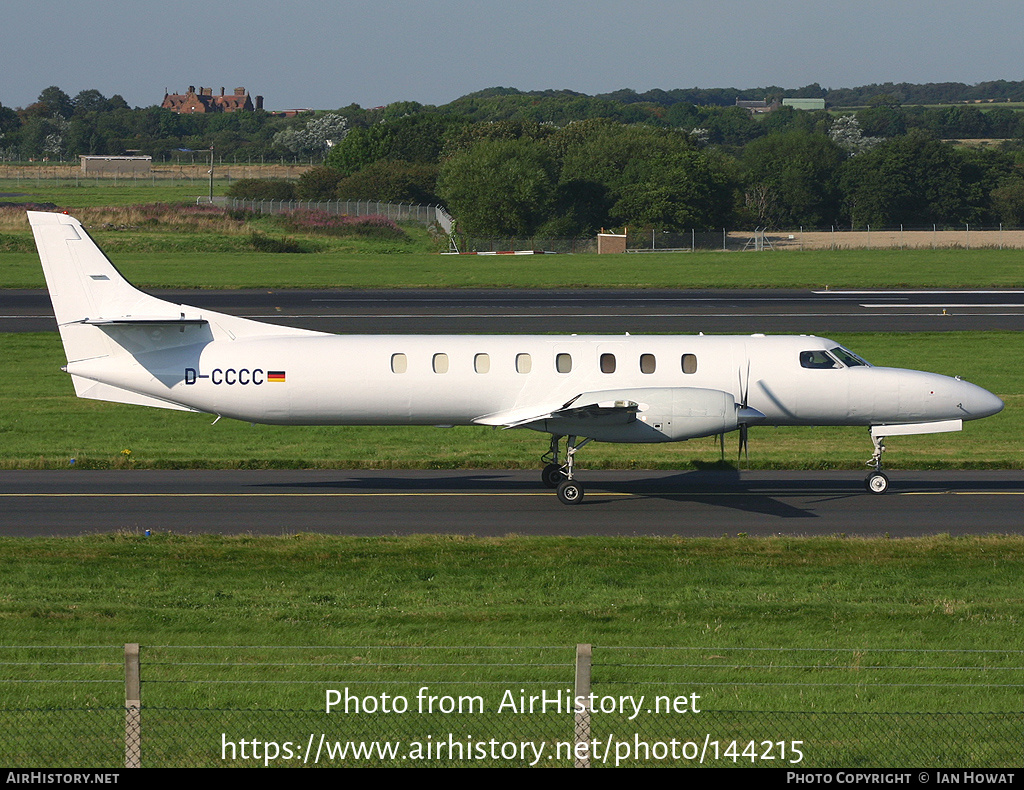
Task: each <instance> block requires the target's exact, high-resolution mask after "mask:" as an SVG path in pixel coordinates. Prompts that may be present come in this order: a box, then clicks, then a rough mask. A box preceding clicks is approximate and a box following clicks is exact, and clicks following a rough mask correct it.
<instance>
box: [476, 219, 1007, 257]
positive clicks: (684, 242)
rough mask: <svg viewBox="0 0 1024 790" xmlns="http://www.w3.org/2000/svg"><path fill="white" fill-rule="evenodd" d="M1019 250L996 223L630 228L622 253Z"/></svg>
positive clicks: (534, 242)
mask: <svg viewBox="0 0 1024 790" xmlns="http://www.w3.org/2000/svg"><path fill="white" fill-rule="evenodd" d="M457 244H458V248H459V250H460V251H462V252H506V251H514V250H536V251H544V252H561V253H573V252H597V240H596V239H595V238H586V239H557V238H547V237H540V236H536V237H521V238H512V237H508V238H493V239H492V238H476V237H471V236H465V237H463V236H459V237H458V238H457ZM982 248H984V249H1024V229H1021V228H1010V227H1002V226H994V227H988V226H984V227H982V226H973V225H963V226H960V227H950V226H941V225H933V226H930V227H913V228H911V227H906V228H904V227H896V228H871V227H864V228H843V227H838V226H834V227H828V228H793V229H788V230H768V229H765V228H754V229H751V230H729V229H727V228H718V229H712V230H697V229H694V230H688V231H683V232H667V231H658V230H630V231H629V232H628V234H627V248H626V252H630V253H644V252H698V251H714V250H719V251H730V252H750V251H755V252H759V251H772V250H854V249H865V250H869V249H897V250H912V249H918V250H924V249H934V250H937V249H982Z"/></svg>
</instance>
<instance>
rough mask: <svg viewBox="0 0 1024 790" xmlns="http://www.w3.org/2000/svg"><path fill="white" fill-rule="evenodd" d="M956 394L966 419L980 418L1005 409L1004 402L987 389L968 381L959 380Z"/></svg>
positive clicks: (959, 406) (958, 405)
mask: <svg viewBox="0 0 1024 790" xmlns="http://www.w3.org/2000/svg"><path fill="white" fill-rule="evenodd" d="M955 394H956V397H957V399H958V400H959V403H958V404H957V408H959V409H960V410H961V411H962V412H963V413H964V416H963V419H965V420H980V419H981V418H982V417H991V416H992V415H993V414H998V413H999V412H1001V411H1002V410H1003V402H1002V401H1001V400H1000V399H999V398H997V397H996V396H995V395H993V394H992V393H991V392H989V391H988V390H986V389H982V388H981V387H979V386H978V385H976V384H971V383H970V382H968V381H959V380H958V381H957V386H956V390H955Z"/></svg>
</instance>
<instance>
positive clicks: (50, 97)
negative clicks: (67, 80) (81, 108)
mask: <svg viewBox="0 0 1024 790" xmlns="http://www.w3.org/2000/svg"><path fill="white" fill-rule="evenodd" d="M38 101H39V103H40V104H42V105H44V106H45V107H46V112H47V114H48V115H51V116H52V115H59V116H60V117H62V118H70V117H71V115H72V113H74V111H75V105H74V103H73V102H72V101H71V97H70V96H68V95H67V94H66V93H65V92H64V91H62V90H61V89H60V88H58V87H57V86H56V85H51V86H50V87H49V88H46V89H45V90H44V91H43V92H42V93H40V94H39V99H38Z"/></svg>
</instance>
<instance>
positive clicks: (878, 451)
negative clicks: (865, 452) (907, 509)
mask: <svg viewBox="0 0 1024 790" xmlns="http://www.w3.org/2000/svg"><path fill="white" fill-rule="evenodd" d="M884 439H885V437H884V436H875V434H874V433H872V434H871V441H872V442H873V443H874V445H875V453H874V455H872V456H871V460H870V461H868V466H873V467H874V468H875V470H874V471H873V472H871V473H870V474H868V476H867V477H865V478H864V487H865V488H866V489H867V490H868V491H870V492H871V493H872V494H884V493H885V492H886V491H888V490H889V478H888V477H886V476H885V473H884V472H883V471H882V453H884V452H885V445H884V444H882V442H883V441H884Z"/></svg>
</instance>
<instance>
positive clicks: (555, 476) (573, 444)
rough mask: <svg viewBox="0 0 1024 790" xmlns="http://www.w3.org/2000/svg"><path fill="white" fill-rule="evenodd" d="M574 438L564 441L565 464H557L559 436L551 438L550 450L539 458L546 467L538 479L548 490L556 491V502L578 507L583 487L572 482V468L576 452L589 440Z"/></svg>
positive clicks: (581, 498)
mask: <svg viewBox="0 0 1024 790" xmlns="http://www.w3.org/2000/svg"><path fill="white" fill-rule="evenodd" d="M577 438H578V437H576V436H569V437H567V438H566V440H565V463H564V464H561V463H559V462H558V459H559V447H558V444H559V442H560V441H561V440H562V437H561V436H552V437H551V448H550V449H549V450H548V451H547V452H546V453H544V455H542V456H541V459H540V460H541V461H543V462H544V463H546V464H547V465H546V466H545V467H544V469H543V471H542V472H541V473H540V479H541V481H542V482H543V483H544V485H546V486H547V487H548V488H554V489H556V492H557V494H558V501H559V502H561V503H562V504H563V505H578V504H579V503H580V502H582V501H583V485H582V484H581V483H578V482H576V481H575V480H573V467H574V463H575V458H576V451H577V450H579V449H580V448H581V447H583V446H584V445H585V444H588V443H589V442H591V441H592V440H591V439H584V440H583V441H577Z"/></svg>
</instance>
